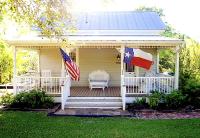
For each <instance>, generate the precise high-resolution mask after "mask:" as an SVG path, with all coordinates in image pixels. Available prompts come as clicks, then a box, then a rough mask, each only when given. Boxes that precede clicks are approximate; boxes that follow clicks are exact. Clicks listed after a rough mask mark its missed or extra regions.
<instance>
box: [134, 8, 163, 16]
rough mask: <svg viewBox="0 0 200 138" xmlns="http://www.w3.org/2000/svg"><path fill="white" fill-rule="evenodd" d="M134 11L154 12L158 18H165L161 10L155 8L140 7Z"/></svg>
mask: <svg viewBox="0 0 200 138" xmlns="http://www.w3.org/2000/svg"><path fill="white" fill-rule="evenodd" d="M136 11H149V12H156V13H158V15H159V16H160V17H163V16H165V15H164V13H163V9H161V8H157V7H144V6H141V7H139V8H138V9H136Z"/></svg>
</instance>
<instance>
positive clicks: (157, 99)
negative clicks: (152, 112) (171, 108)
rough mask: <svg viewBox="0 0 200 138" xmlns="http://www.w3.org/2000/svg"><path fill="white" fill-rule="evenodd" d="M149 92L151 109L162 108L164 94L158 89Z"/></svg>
mask: <svg viewBox="0 0 200 138" xmlns="http://www.w3.org/2000/svg"><path fill="white" fill-rule="evenodd" d="M151 93H152V94H151V95H150V96H149V106H150V107H151V108H153V109H160V108H163V106H164V105H165V96H166V95H165V94H164V93H161V92H158V91H152V92H151Z"/></svg>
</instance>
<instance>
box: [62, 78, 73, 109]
mask: <svg viewBox="0 0 200 138" xmlns="http://www.w3.org/2000/svg"><path fill="white" fill-rule="evenodd" d="M70 86H71V79H70V76H67V77H66V79H65V81H64V84H63V85H62V87H61V109H62V110H64V109H65V104H66V101H67V98H68V97H69V96H70Z"/></svg>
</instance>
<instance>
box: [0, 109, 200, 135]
mask: <svg viewBox="0 0 200 138" xmlns="http://www.w3.org/2000/svg"><path fill="white" fill-rule="evenodd" d="M199 136H200V119H177V120H137V119H132V118H80V117H47V116H46V113H41V112H40V113H38V112H19V111H16V112H13V111H5V112H0V138H6V137H14V138H17V137H24V138H29V137H30V138H31V137H34V138H39V137H70V138H73V137H81V138H88V137H94V138H98V137H107V138H115V137H116V138H127V137H143V138H144V137H151V138H158V137H160V138H164V137H170V138H171V137H174V138H177V137H181V138H183V137H192V138H194V137H199Z"/></svg>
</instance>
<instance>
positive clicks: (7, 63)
mask: <svg viewBox="0 0 200 138" xmlns="http://www.w3.org/2000/svg"><path fill="white" fill-rule="evenodd" d="M0 53H1V54H0V84H1V83H6V82H9V81H10V80H11V77H12V76H11V75H12V56H11V54H9V53H11V49H10V48H8V47H7V46H6V44H5V43H3V42H2V41H0Z"/></svg>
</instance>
